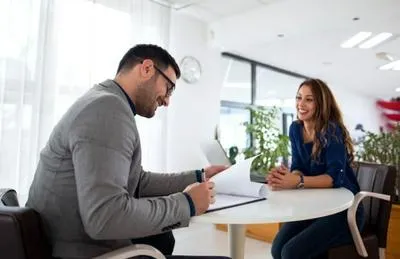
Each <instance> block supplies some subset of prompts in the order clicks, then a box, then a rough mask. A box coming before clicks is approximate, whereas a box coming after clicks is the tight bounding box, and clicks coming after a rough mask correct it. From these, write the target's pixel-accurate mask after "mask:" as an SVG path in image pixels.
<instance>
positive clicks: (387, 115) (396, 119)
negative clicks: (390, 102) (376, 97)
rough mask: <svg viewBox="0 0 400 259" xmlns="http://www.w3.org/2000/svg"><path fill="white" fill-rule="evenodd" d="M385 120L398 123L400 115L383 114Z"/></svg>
mask: <svg viewBox="0 0 400 259" xmlns="http://www.w3.org/2000/svg"><path fill="white" fill-rule="evenodd" d="M383 115H385V117H386V118H388V119H389V120H392V121H400V113H384V114H383Z"/></svg>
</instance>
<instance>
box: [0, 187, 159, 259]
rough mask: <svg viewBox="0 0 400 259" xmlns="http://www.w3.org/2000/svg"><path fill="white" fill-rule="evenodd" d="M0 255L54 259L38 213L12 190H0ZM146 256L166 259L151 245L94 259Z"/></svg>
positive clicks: (127, 249)
mask: <svg viewBox="0 0 400 259" xmlns="http://www.w3.org/2000/svg"><path fill="white" fill-rule="evenodd" d="M0 255H1V258H13V259H37V258H40V259H52V256H51V247H50V245H49V242H48V240H47V239H46V236H45V234H44V231H43V228H42V222H41V220H40V216H39V213H37V212H36V211H34V210H33V209H30V208H26V207H19V206H18V198H17V193H16V192H15V191H14V190H12V189H0ZM140 255H146V256H149V257H150V258H155V259H165V256H164V255H163V254H161V253H160V252H159V251H158V250H157V249H155V248H154V247H152V246H149V245H143V244H139V245H131V246H128V247H124V248H121V249H118V250H115V251H112V252H109V253H106V254H104V255H101V256H99V257H96V258H95V259H116V258H131V257H134V256H140Z"/></svg>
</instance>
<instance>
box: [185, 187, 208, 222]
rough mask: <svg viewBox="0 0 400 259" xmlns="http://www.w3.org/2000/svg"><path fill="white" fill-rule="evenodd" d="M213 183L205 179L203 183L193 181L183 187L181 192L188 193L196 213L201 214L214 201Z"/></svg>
mask: <svg viewBox="0 0 400 259" xmlns="http://www.w3.org/2000/svg"><path fill="white" fill-rule="evenodd" d="M214 187H215V185H214V183H213V182H210V181H207V182H203V183H193V184H191V185H189V186H188V187H186V188H185V190H184V191H183V192H186V193H187V194H189V195H190V197H191V198H192V200H193V203H194V207H195V209H196V215H201V214H203V213H204V212H206V210H207V209H208V207H209V206H210V204H213V203H214V202H215V189H214Z"/></svg>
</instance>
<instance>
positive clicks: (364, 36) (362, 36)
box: [340, 31, 372, 49]
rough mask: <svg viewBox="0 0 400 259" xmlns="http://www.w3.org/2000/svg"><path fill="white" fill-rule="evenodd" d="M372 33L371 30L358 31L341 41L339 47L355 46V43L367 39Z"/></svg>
mask: <svg viewBox="0 0 400 259" xmlns="http://www.w3.org/2000/svg"><path fill="white" fill-rule="evenodd" d="M371 35H372V32H365V31H360V32H359V33H357V34H356V35H354V36H353V37H351V38H350V39H348V40H346V41H345V42H343V43H342V44H341V45H340V47H342V48H345V49H347V48H352V47H354V46H356V45H357V44H359V43H361V42H363V41H364V40H366V39H368V38H369V37H370V36H371Z"/></svg>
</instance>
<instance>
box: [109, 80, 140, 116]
mask: <svg viewBox="0 0 400 259" xmlns="http://www.w3.org/2000/svg"><path fill="white" fill-rule="evenodd" d="M112 81H113V82H114V83H115V84H116V85H118V87H119V88H120V89H121V91H122V92H123V93H124V95H125V97H126V99H128V103H129V106H130V107H131V110H132V112H133V115H134V116H135V115H136V107H135V104H134V103H133V102H132V99H131V98H130V97H129V95H128V94H127V93H126V92H125V90H124V88H122V86H121V85H120V84H118V83H117V82H116V81H115V80H112Z"/></svg>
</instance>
